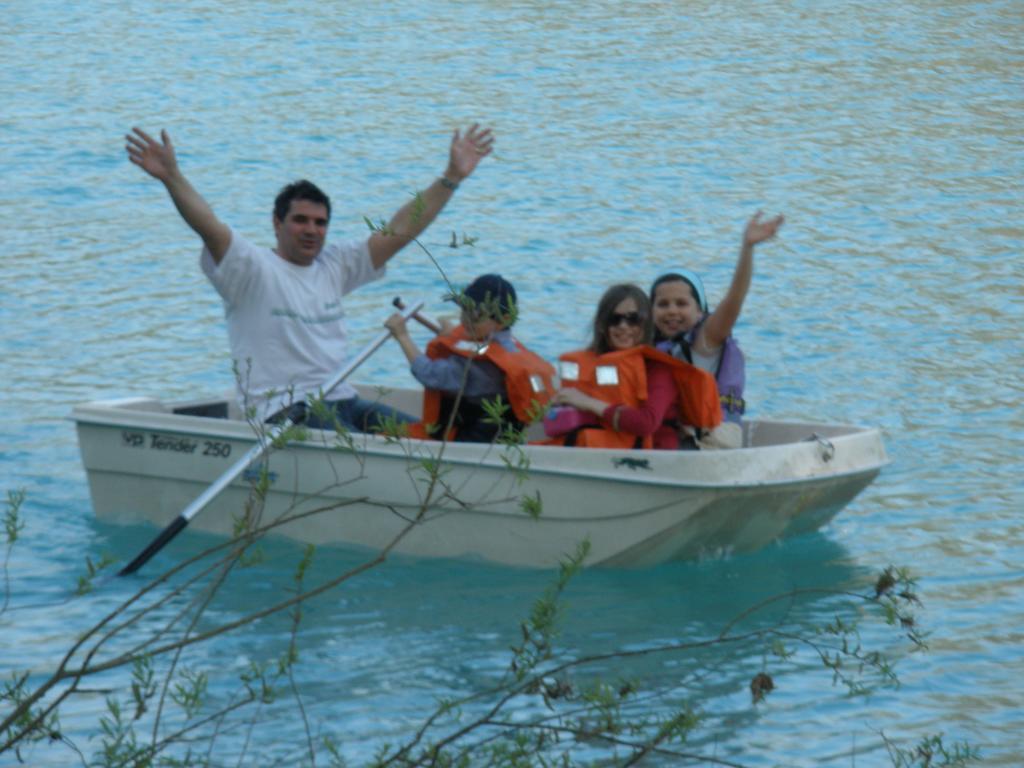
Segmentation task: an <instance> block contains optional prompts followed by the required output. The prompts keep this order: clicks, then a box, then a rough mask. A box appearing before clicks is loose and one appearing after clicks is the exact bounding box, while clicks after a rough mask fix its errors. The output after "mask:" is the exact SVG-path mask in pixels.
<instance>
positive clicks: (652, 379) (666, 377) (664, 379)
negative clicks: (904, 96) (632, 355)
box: [602, 362, 676, 437]
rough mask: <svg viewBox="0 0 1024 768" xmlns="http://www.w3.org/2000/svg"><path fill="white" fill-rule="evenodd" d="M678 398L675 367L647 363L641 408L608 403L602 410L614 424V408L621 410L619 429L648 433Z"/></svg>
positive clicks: (650, 432) (658, 424) (637, 433)
mask: <svg viewBox="0 0 1024 768" xmlns="http://www.w3.org/2000/svg"><path fill="white" fill-rule="evenodd" d="M675 400H676V385H675V381H674V380H673V378H672V371H671V370H669V369H668V367H667V366H664V365H662V364H661V363H650V362H649V363H647V402H645V403H644V404H643V405H641V406H640V407H639V408H630V407H629V406H627V405H609V406H608V407H607V408H605V409H604V413H603V414H602V416H603V418H604V419H605V421H607V422H608V423H609V424H614V423H615V422H614V421H613V419H614V418H615V410H616V409H618V411H619V431H620V432H625V433H626V434H629V435H637V436H639V437H647V436H648V435H653V434H654V432H655V430H657V429H658V427H660V426H661V423H662V422H663V421H664V420H665V414H666V413H667V412H668V409H669V408H671V407H672V404H673V403H674V402H675Z"/></svg>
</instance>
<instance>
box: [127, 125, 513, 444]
mask: <svg viewBox="0 0 1024 768" xmlns="http://www.w3.org/2000/svg"><path fill="white" fill-rule="evenodd" d="M125 138H126V139H127V145H126V149H127V151H128V158H129V160H131V162H133V163H135V165H137V166H139V167H140V168H142V169H143V170H144V171H145V172H146V173H148V174H149V175H150V176H152V177H153V178H155V179H157V180H159V181H160V182H162V183H163V185H164V187H165V188H166V189H167V192H168V194H169V195H170V196H171V200H172V201H173V203H174V205H175V207H176V208H177V209H178V213H180V214H181V217H182V218H183V219H184V220H185V223H187V224H188V225H189V226H190V227H191V228H192V229H193V230H194V231H195V232H196V234H197V235H199V237H200V238H201V239H202V241H203V251H202V255H201V257H200V264H201V265H202V269H203V272H204V273H205V274H206V276H207V277H208V278H209V280H210V282H211V283H212V284H213V286H214V288H216V289H217V292H218V293H219V294H220V295H221V298H222V299H223V300H224V307H225V314H226V318H227V324H228V338H229V341H230V344H231V356H232V358H233V359H234V361H235V365H236V366H237V370H238V387H239V398H240V401H241V402H242V404H243V407H245V408H246V409H247V410H248V409H249V408H254V409H255V415H256V417H257V418H259V419H261V420H263V419H269V420H280V419H281V418H283V416H284V415H285V414H286V413H287V415H289V416H290V417H292V419H293V420H297V418H298V416H300V415H302V416H303V417H304V418H305V419H306V423H307V424H309V425H310V426H314V427H316V426H329V425H327V424H324V423H323V422H321V421H319V420H317V419H315V418H314V417H313V415H312V414H303V412H302V407H303V406H302V404H304V403H306V402H307V401H308V398H310V397H315V396H318V395H319V393H320V387H321V386H322V385H323V384H324V383H325V382H326V381H327V380H328V379H330V377H331V375H332V374H333V373H334V372H336V371H337V370H338V369H339V368H340V367H341V365H342V364H343V362H344V360H345V358H346V357H347V350H346V346H347V344H346V340H347V334H346V330H345V323H344V310H343V309H342V300H341V299H342V296H344V295H345V294H347V293H348V292H349V291H352V290H354V289H355V288H358V287H359V286H360V285H363V284H364V283H368V282H370V281H372V280H377V279H378V278H380V277H382V276H383V275H384V271H385V264H387V262H388V261H389V260H390V259H391V257H392V256H394V255H395V254H396V253H398V251H399V250H401V249H402V248H403V247H404V246H405V245H407V244H408V243H409V242H411V241H412V240H414V239H415V238H417V237H419V235H420V234H421V233H422V232H423V230H425V229H426V228H427V226H429V225H430V223H431V222H432V221H433V220H434V218H435V217H436V216H437V214H438V213H439V212H440V211H441V209H442V208H444V206H445V204H446V203H447V202H448V200H450V199H451V196H452V194H453V193H454V191H455V189H456V188H457V187H458V185H459V183H460V182H461V181H462V180H463V179H465V178H466V177H467V176H469V175H470V174H471V173H472V172H473V170H474V169H475V168H476V166H477V164H478V163H479V162H480V160H481V159H483V158H484V157H486V156H487V155H489V154H490V152H491V148H492V145H493V141H494V140H493V137H492V136H491V131H490V129H486V128H485V129H481V128H480V127H479V126H478V125H475V124H474V125H473V126H471V127H470V128H469V129H468V130H467V131H466V132H465V133H464V134H463V133H461V132H460V131H455V133H454V135H453V136H452V140H451V146H450V148H449V156H448V165H447V168H446V169H445V171H444V174H443V175H442V176H440V177H439V178H438V179H437V180H435V181H434V182H433V183H432V184H431V185H430V186H429V187H427V188H426V189H424V190H423V191H422V192H420V193H419V195H417V196H416V197H415V198H414V199H413V200H412V201H410V202H409V203H407V204H406V205H404V206H402V207H401V208H400V209H399V210H398V212H397V213H395V215H394V216H393V217H392V218H391V221H390V222H389V223H388V224H387V226H386V227H382V228H380V229H378V230H376V231H374V232H373V233H372V234H371V235H370V236H369V238H368V239H366V240H363V241H359V242H352V243H346V244H342V245H336V244H333V243H332V244H330V245H325V244H324V241H325V239H326V236H327V227H328V224H329V222H330V217H331V203H330V200H329V199H328V197H327V195H325V194H324V193H323V192H322V191H321V190H320V189H319V188H318V187H317V186H316V185H314V184H312V183H311V182H309V181H305V180H302V181H297V182H295V183H293V184H289V185H287V186H286V187H284V188H283V189H282V190H281V193H280V194H279V195H278V196H277V199H276V200H275V201H274V215H273V223H274V234H275V235H276V239H277V247H276V248H274V249H270V248H265V247H260V246H256V245H253V244H252V243H250V242H249V241H247V240H246V239H245V238H243V237H241V236H240V235H239V234H238V233H237V232H235V231H234V230H232V229H231V228H230V227H228V226H227V225H226V224H225V223H224V222H222V221H221V220H220V219H219V218H217V216H216V214H215V213H214V212H213V209H212V208H211V207H210V205H209V204H208V203H207V202H206V201H205V200H204V199H203V197H202V196H201V195H200V194H199V193H198V192H197V191H196V190H195V188H194V187H193V186H192V184H191V183H190V182H189V181H188V179H187V178H185V176H184V174H182V172H181V171H180V170H179V168H178V162H177V158H176V156H175V152H174V147H173V145H172V144H171V139H170V137H169V136H168V135H167V132H166V131H161V132H160V140H159V141H157V140H156V139H154V138H153V137H151V136H150V135H149V134H147V133H146V132H145V131H143V130H141V129H139V128H133V129H132V133H130V134H128V135H127V136H126V137H125ZM328 397H329V400H330V404H331V406H332V408H333V411H334V413H335V415H336V416H337V417H338V418H339V420H340V421H341V422H342V424H344V425H345V426H346V427H348V428H349V429H354V430H357V431H365V430H366V429H367V428H370V427H372V426H373V425H374V424H375V423H376V422H377V420H378V419H379V418H380V416H382V415H388V414H391V415H395V414H394V412H393V411H389V410H388V409H385V408H383V407H381V406H378V405H376V404H374V403H371V402H369V401H366V400H363V399H361V398H358V397H357V396H356V391H355V389H353V388H352V386H351V385H349V384H346V383H344V382H343V383H342V384H340V385H339V386H338V387H337V388H336V389H335V390H334V391H333V392H331V393H329V396H328ZM296 405H298V409H296V408H294V407H293V406H296ZM399 416H400V417H401V415H400V414H399Z"/></svg>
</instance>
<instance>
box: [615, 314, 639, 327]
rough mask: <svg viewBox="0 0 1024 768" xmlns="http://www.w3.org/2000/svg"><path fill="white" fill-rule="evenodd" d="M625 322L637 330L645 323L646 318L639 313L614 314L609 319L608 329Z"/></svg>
mask: <svg viewBox="0 0 1024 768" xmlns="http://www.w3.org/2000/svg"><path fill="white" fill-rule="evenodd" d="M623 321H625V322H626V323H627V324H628V325H632V326H633V327H634V328H635V327H637V326H638V325H640V323H642V322H643V321H644V316H643V315H641V314H640V313H639V312H626V313H625V314H623V313H622V312H612V314H611V317H609V318H608V327H609V328H614V327H615V326H617V325H619V324H620V323H622V322H623Z"/></svg>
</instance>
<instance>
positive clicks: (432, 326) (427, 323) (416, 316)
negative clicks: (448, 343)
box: [391, 296, 444, 334]
mask: <svg viewBox="0 0 1024 768" xmlns="http://www.w3.org/2000/svg"><path fill="white" fill-rule="evenodd" d="M391 303H392V305H394V307H395V309H397V310H399V311H402V310H404V309H405V302H403V301H402V297H401V296H395V300H394V301H392V302H391ZM419 306H420V307H422V306H423V302H420V304H419ZM406 317H409V315H408V314H406ZM412 319H413V320H416V321H417V322H419V323H420V325H422V326H424V327H425V328H427V329H429V330H431V331H433V332H434V333H437V334H440V333H442V332H443V331H444V329H443V328H441V326H440V325H438V324H437V323H435V322H434V321H433V320H431V319H429V318H427V317H424V316H423V315H421V314H420V313H419V311H418V309H414V310H413V312H412Z"/></svg>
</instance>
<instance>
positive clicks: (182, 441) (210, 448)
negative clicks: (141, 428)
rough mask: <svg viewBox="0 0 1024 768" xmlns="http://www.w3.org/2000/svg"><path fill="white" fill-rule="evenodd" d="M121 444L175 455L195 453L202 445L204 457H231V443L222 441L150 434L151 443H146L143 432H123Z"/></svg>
mask: <svg viewBox="0 0 1024 768" xmlns="http://www.w3.org/2000/svg"><path fill="white" fill-rule="evenodd" d="M121 442H122V444H124V445H125V446H126V447H128V448H147V447H148V448H150V449H152V450H154V451H172V452H174V453H195V452H196V450H197V449H198V448H199V446H200V445H202V455H203V456H215V457H216V458H218V459H226V458H228V457H229V456H230V455H231V443H225V442H221V441H220V440H203V441H202V442H201V443H200V441H198V440H192V439H190V438H187V437H171V436H170V435H159V434H156V433H155V432H150V433H149V443H148V444H147V442H146V435H145V434H143V433H142V432H129V431H128V430H122V432H121Z"/></svg>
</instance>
